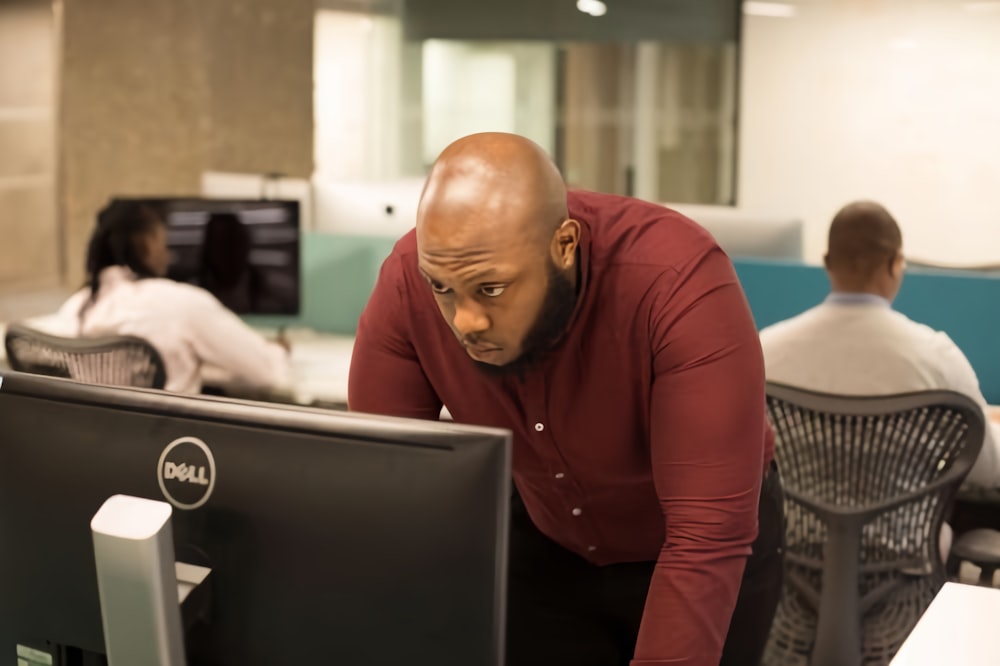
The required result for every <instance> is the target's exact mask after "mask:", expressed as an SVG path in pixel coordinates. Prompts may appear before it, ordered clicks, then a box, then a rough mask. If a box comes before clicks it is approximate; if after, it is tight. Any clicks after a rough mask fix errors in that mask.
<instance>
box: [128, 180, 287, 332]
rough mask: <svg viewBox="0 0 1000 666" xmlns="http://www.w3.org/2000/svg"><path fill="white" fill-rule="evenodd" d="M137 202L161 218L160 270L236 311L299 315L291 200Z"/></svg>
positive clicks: (162, 199)
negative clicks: (165, 267) (165, 259)
mask: <svg viewBox="0 0 1000 666" xmlns="http://www.w3.org/2000/svg"><path fill="white" fill-rule="evenodd" d="M142 201H145V202H146V203H148V204H149V205H151V206H152V207H153V208H154V209H156V210H157V211H158V212H159V213H160V215H161V216H162V217H163V219H164V220H166V222H167V244H168V245H169V246H170V255H171V261H170V269H169V272H168V277H170V278H172V279H174V280H177V281H179V282H187V283H190V284H195V285H198V286H200V287H203V288H205V289H207V290H208V291H210V292H212V294H214V295H215V297H216V298H218V299H219V300H220V301H222V304H223V305H225V306H226V307H228V308H229V309H230V310H232V311H233V312H235V313H237V314H260V315H296V314H299V310H300V302H301V297H300V294H301V277H300V259H299V257H300V222H299V202H298V201H271V200H242V199H201V198H152V199H142Z"/></svg>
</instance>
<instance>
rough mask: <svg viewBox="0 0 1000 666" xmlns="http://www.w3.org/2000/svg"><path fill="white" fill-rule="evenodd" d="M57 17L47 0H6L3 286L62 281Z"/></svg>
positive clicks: (1, 139)
mask: <svg viewBox="0 0 1000 666" xmlns="http://www.w3.org/2000/svg"><path fill="white" fill-rule="evenodd" d="M57 47H58V21H57V18H56V15H55V13H54V12H53V10H52V6H51V3H50V2H49V1H48V0H8V1H6V2H0V290H2V291H4V292H7V291H11V290H14V289H23V288H27V287H40V286H50V285H54V284H57V283H58V281H59V237H58V234H57V227H56V215H55V205H54V203H55V188H56V177H55V176H56V167H55V164H56V160H55V154H56V133H55V117H56V112H55V109H56V101H57V100H56V92H57V86H56V79H57V74H56V67H57V58H56V56H57Z"/></svg>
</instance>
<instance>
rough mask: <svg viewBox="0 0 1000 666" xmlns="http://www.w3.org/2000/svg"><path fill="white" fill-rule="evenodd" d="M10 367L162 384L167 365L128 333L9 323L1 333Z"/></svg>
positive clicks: (124, 383) (109, 380)
mask: <svg viewBox="0 0 1000 666" xmlns="http://www.w3.org/2000/svg"><path fill="white" fill-rule="evenodd" d="M4 347H5V348H6V350H7V362H8V364H10V367H11V369H13V370H17V371H19V372H31V373H34V374H39V375H49V376H52V377H66V378H69V379H75V380H77V381H81V382H87V383H89V384H110V385H114V386H136V387H140V388H157V389H161V388H163V386H164V384H166V381H167V373H166V369H165V368H164V366H163V359H162V358H161V357H160V354H159V352H157V351H156V349H155V348H154V347H153V346H152V345H151V344H149V342H147V341H146V340H143V339H142V338H137V337H133V336H127V335H116V336H104V337H97V338H64V337H60V336H57V335H50V334H48V333H42V332H41V331H36V330H34V329H32V328H28V327H27V326H23V325H20V324H11V325H10V326H9V327H8V328H7V334H6V336H5V337H4Z"/></svg>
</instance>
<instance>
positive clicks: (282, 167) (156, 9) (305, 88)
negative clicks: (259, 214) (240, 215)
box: [59, 0, 314, 283]
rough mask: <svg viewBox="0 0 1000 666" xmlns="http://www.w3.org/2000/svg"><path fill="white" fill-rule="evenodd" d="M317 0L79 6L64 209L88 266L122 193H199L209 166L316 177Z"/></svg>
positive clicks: (112, 1) (65, 132) (73, 15)
mask: <svg viewBox="0 0 1000 666" xmlns="http://www.w3.org/2000/svg"><path fill="white" fill-rule="evenodd" d="M313 12H314V1H313V0H212V1H211V2H202V1H201V0H144V1H142V2H135V1H133V0H87V1H86V2H66V3H65V7H64V30H63V32H64V37H63V58H62V76H61V79H60V83H61V97H62V100H61V105H60V111H61V113H60V119H59V120H60V133H61V142H60V149H61V151H60V169H61V177H62V188H61V193H60V197H59V206H60V211H61V213H62V216H63V222H64V226H65V231H66V244H67V269H68V270H67V273H68V279H69V281H70V282H71V283H75V282H78V281H79V280H80V279H81V278H82V276H83V254H84V248H85V244H86V240H87V237H88V236H89V234H90V230H91V227H92V224H93V219H94V215H95V213H96V212H97V210H98V209H99V208H100V207H101V206H102V205H103V203H104V202H105V201H106V200H107V199H108V197H110V196H112V195H114V194H126V195H144V194H162V195H172V194H193V193H197V192H198V191H199V187H200V181H201V174H202V172H203V171H210V170H214V171H230V172H233V171H235V172H251V173H266V172H279V173H283V174H286V175H289V176H293V177H299V178H306V177H308V176H309V175H310V174H311V173H312V153H313V131H312V130H313V115H312V58H313V52H312V31H313Z"/></svg>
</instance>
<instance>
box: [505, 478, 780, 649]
mask: <svg viewBox="0 0 1000 666" xmlns="http://www.w3.org/2000/svg"><path fill="white" fill-rule="evenodd" d="M783 499H784V498H783V495H782V490H781V481H780V479H779V477H778V473H777V471H772V472H770V473H769V474H768V475H767V477H766V478H765V480H764V485H763V488H762V490H761V497H760V512H759V533H758V535H757V540H756V541H755V542H754V544H753V554H752V555H751V556H750V557H749V558H748V560H747V565H746V570H745V572H744V574H743V582H742V584H741V586H740V593H739V598H738V599H737V602H736V609H735V611H734V612H733V618H732V621H731V623H730V626H729V634H728V635H727V637H726V644H725V648H724V650H723V655H722V661H721V662H720V664H721V666H753V665H754V664H758V663H760V660H761V657H762V655H763V653H764V645H765V644H766V642H767V635H768V632H769V631H770V629H771V621H772V620H773V619H774V612H775V609H776V608H777V606H778V599H779V597H780V595H781V580H782V571H783V566H784V554H783V553H784V547H783V546H784V536H785V534H784V507H783ZM654 566H655V562H636V563H626V564H613V565H609V566H603V567H598V566H594V565H592V564H590V563H588V562H587V561H586V560H584V559H583V558H581V557H579V556H577V555H576V554H575V553H572V552H570V551H568V550H566V549H565V548H563V547H562V546H559V545H557V544H556V543H555V542H553V541H551V540H550V539H549V538H548V537H546V536H545V535H543V534H542V533H541V532H539V531H538V529H537V528H535V526H534V524H533V523H532V522H531V519H530V518H529V517H528V514H527V512H526V510H525V508H524V504H523V503H522V502H521V498H520V496H519V495H518V494H517V493H516V492H515V493H514V496H513V498H512V500H511V529H510V559H509V584H508V600H507V603H508V613H507V659H506V663H507V666H535V665H536V664H537V665H538V666H543V665H544V666H552V665H553V664H566V665H567V666H570V665H572V666H628V663H629V660H630V659H631V658H632V654H633V652H634V650H635V641H636V636H637V635H638V633H639V623H640V621H641V620H642V612H643V607H644V605H645V602H646V592H647V591H648V589H649V581H650V578H651V576H652V574H653V567H654Z"/></svg>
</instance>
